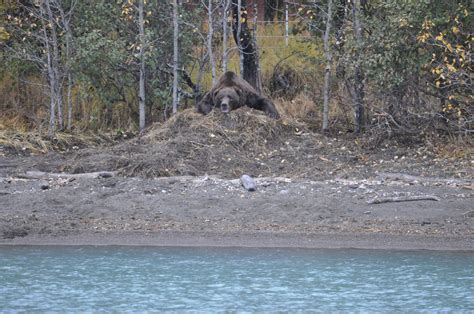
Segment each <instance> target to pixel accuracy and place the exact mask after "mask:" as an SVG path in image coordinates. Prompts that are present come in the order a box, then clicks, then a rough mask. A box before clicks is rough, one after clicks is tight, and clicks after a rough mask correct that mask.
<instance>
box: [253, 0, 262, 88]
mask: <svg viewBox="0 0 474 314" xmlns="http://www.w3.org/2000/svg"><path fill="white" fill-rule="evenodd" d="M257 23H258V9H257V3H254V5H253V45H254V47H255V54H256V56H255V68H256V69H257V84H256V86H255V87H256V90H257V91H258V92H259V93H261V92H262V73H261V72H262V71H261V69H260V56H259V54H258V44H257Z"/></svg>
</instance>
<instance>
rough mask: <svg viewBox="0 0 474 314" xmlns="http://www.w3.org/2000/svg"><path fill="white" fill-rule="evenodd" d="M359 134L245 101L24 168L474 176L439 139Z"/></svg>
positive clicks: (151, 173) (465, 159)
mask: <svg viewBox="0 0 474 314" xmlns="http://www.w3.org/2000/svg"><path fill="white" fill-rule="evenodd" d="M362 141H363V139H361V138H360V137H357V136H355V135H347V134H346V135H345V134H338V135H330V136H329V135H328V136H327V135H322V134H320V133H317V132H314V131H313V130H311V129H310V127H308V125H307V124H305V123H302V122H298V121H296V120H291V119H285V118H283V119H281V120H273V119H271V118H268V117H267V116H265V115H264V114H262V113H261V112H259V111H254V110H252V109H248V108H241V109H239V110H235V111H233V112H231V113H230V114H228V115H224V114H222V113H220V112H219V111H218V110H217V111H213V112H211V114H209V115H207V116H202V115H200V114H197V113H195V112H194V111H193V110H192V109H189V110H184V111H182V112H180V113H178V114H177V115H175V116H174V117H173V118H171V119H170V120H168V121H166V122H165V123H161V124H154V125H152V126H151V127H150V128H148V130H146V132H145V134H144V135H143V136H141V137H139V138H134V139H131V140H128V141H124V142H121V143H119V144H117V145H114V146H109V147H100V148H86V149H81V150H78V151H76V152H73V153H71V154H66V155H61V156H60V157H61V158H57V159H54V158H53V157H51V158H45V159H44V160H43V161H42V163H41V164H39V163H38V162H35V164H34V165H30V166H29V167H27V168H30V169H35V170H41V171H65V172H71V173H84V172H93V171H118V173H119V174H120V175H123V176H138V177H146V178H154V177H163V176H180V175H192V176H203V175H215V176H219V177H222V178H236V177H239V176H241V175H242V174H249V175H252V176H255V177H258V176H265V177H266V176H280V177H289V178H310V179H317V180H324V179H330V178H367V177H370V176H372V175H374V174H375V173H376V172H395V173H407V174H412V175H419V176H439V177H457V178H472V176H473V173H472V162H473V161H472V158H471V157H470V156H471V155H470V154H464V155H463V156H461V157H459V158H455V159H453V158H451V157H441V158H440V156H439V154H438V153H436V150H435V149H434V148H436V145H427V144H426V143H422V144H417V145H415V146H404V145H399V144H398V143H396V142H393V141H392V142H391V141H387V142H386V143H383V144H381V145H380V146H378V147H377V148H375V149H373V148H372V149H368V148H367V147H365V145H364V144H363V142H362ZM469 151H472V148H471V149H469ZM25 162H26V161H23V162H22V164H25ZM39 165H40V166H41V167H40V166H39ZM53 165H54V168H53ZM25 169H26V168H25Z"/></svg>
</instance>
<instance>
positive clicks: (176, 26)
mask: <svg viewBox="0 0 474 314" xmlns="http://www.w3.org/2000/svg"><path fill="white" fill-rule="evenodd" d="M178 36H179V22H178V1H177V0H173V114H176V113H177V112H178Z"/></svg>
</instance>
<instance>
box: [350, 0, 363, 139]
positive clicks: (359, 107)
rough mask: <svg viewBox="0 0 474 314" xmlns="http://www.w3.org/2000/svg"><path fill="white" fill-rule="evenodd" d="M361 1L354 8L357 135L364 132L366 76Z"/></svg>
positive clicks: (358, 0) (355, 2)
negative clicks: (362, 66)
mask: <svg viewBox="0 0 474 314" xmlns="http://www.w3.org/2000/svg"><path fill="white" fill-rule="evenodd" d="M359 14H360V0H354V3H353V6H352V17H353V27H354V34H355V39H356V53H355V65H356V66H355V73H354V113H355V133H357V134H359V133H361V132H363V131H364V127H365V119H364V81H363V80H364V75H363V73H362V69H361V64H360V63H361V60H360V48H361V45H362V26H361V22H360V19H359Z"/></svg>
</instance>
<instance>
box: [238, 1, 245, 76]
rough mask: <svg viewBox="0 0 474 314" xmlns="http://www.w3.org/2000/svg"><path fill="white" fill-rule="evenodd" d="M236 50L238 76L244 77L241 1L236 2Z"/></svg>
mask: <svg viewBox="0 0 474 314" xmlns="http://www.w3.org/2000/svg"><path fill="white" fill-rule="evenodd" d="M237 12H238V16H237V18H238V20H237V48H239V60H240V62H239V65H240V76H242V77H243V76H244V51H243V49H242V37H241V34H242V1H241V0H239V1H237Z"/></svg>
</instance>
